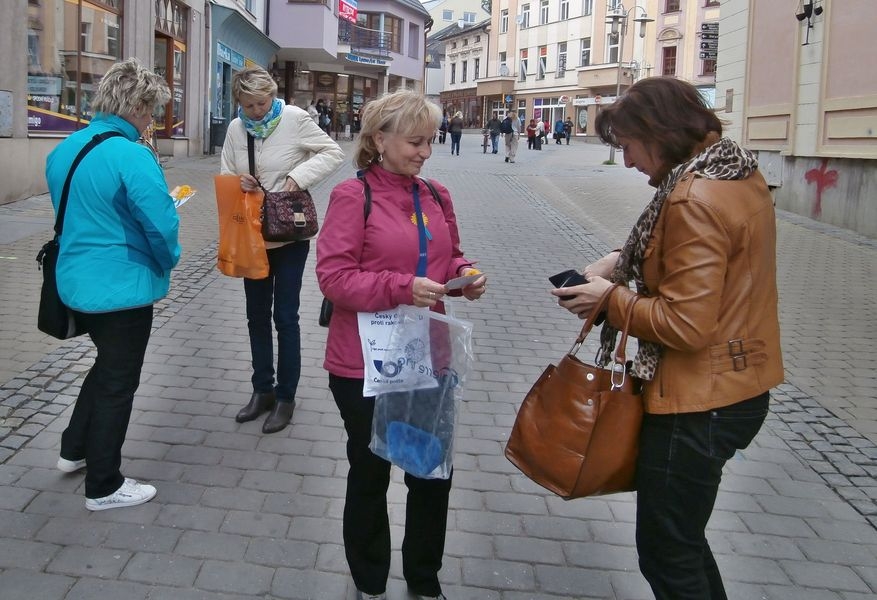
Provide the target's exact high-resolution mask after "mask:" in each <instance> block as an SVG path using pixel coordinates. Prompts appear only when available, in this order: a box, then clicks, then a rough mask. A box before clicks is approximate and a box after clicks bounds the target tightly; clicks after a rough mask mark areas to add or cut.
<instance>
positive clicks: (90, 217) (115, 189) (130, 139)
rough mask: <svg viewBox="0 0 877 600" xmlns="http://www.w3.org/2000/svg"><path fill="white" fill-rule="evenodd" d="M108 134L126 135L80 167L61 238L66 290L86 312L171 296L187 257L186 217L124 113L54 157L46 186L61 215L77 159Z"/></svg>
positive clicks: (71, 303) (61, 278)
mask: <svg viewBox="0 0 877 600" xmlns="http://www.w3.org/2000/svg"><path fill="white" fill-rule="evenodd" d="M106 131H118V132H120V133H121V134H122V136H121V137H111V138H109V139H107V140H104V141H103V142H102V143H100V144H98V145H97V146H96V147H95V148H93V149H92V150H91V152H89V153H88V154H87V155H86V156H85V158H84V159H83V160H82V162H80V163H79V166H78V167H77V168H76V171H75V173H74V175H73V181H72V182H71V185H70V194H69V196H68V199H67V213H66V216H65V219H64V228H63V231H62V234H61V238H60V254H59V255H58V266H57V273H56V277H57V282H58V293H59V295H60V296H61V300H62V301H63V302H64V304H66V305H67V306H68V307H69V308H72V309H74V310H78V311H81V312H90V313H99V312H110V311H116V310H124V309H128V308H138V307H142V306H148V305H151V304H152V303H154V302H155V301H156V300H159V299H160V298H162V297H164V296H165V295H166V294H167V291H168V287H169V286H170V274H171V269H173V268H174V267H175V266H176V264H177V262H178V261H179V260H180V245H179V241H178V233H179V225H180V220H179V216H178V215H177V210H176V208H175V207H174V204H173V200H172V198H171V196H170V194H169V193H168V189H167V184H166V183H165V180H164V174H163V173H162V170H161V166H160V165H159V164H158V161H157V160H156V158H155V156H154V155H153V154H152V151H151V150H150V149H149V148H147V147H145V146H143V145H141V144H138V143H136V140H137V139H138V137H139V133H138V132H137V130H136V128H135V127H134V126H133V125H132V124H130V123H129V122H128V121H126V120H124V119H123V118H121V117H119V116H116V115H107V114H101V113H98V114H97V115H96V116H95V118H94V119H93V120H92V121H91V123H90V124H89V126H88V127H86V128H85V129H81V130H79V131H77V132H75V133H73V134H71V135H70V136H69V137H68V138H67V139H65V140H64V141H63V142H61V143H60V144H59V145H58V147H57V148H55V149H54V150H53V151H52V152H51V154H49V156H48V158H47V159H46V181H47V182H48V185H49V193H50V194H51V196H52V204H53V205H54V206H55V213H56V214H57V211H58V203H59V202H60V200H61V191H62V190H63V188H64V180H65V179H66V178H67V172H68V171H69V170H70V166H71V165H72V164H73V160H74V159H75V158H76V155H77V154H78V153H79V151H80V150H81V149H82V148H83V147H84V146H85V144H87V143H88V142H89V140H91V138H92V137H94V136H95V135H96V134H99V133H103V132H106Z"/></svg>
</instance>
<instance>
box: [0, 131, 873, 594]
mask: <svg viewBox="0 0 877 600" xmlns="http://www.w3.org/2000/svg"><path fill="white" fill-rule="evenodd" d="M349 148H350V146H349V144H348V145H345V149H346V150H349ZM543 148H544V150H543V151H541V152H535V151H527V150H526V149H522V150H521V151H520V152H519V155H518V160H517V162H516V163H515V164H507V163H504V162H503V161H502V158H501V155H500V156H493V155H490V154H487V155H484V154H482V153H481V148H480V135H466V136H464V139H463V147H462V156H460V157H456V156H454V157H451V156H450V154H449V146H437V148H436V152H435V154H434V156H433V158H432V159H431V160H430V161H429V163H427V164H428V169H427V170H426V171H425V173H424V174H425V175H427V176H430V177H434V178H436V179H438V180H440V181H442V182H443V183H445V184H446V185H447V186H448V187H449V188H450V189H451V191H452V193H453V197H454V200H455V205H456V208H457V212H458V214H459V217H460V222H461V229H462V232H461V233H462V237H463V242H464V247H465V249H466V251H467V254H468V255H470V256H472V257H476V258H478V259H480V263H479V265H480V266H481V268H482V269H483V270H484V271H485V272H487V273H488V274H489V277H490V288H489V294H488V295H487V296H486V297H485V298H484V299H482V300H480V301H479V302H475V303H464V304H461V306H459V307H458V312H459V313H460V314H462V315H463V316H464V317H465V318H468V319H471V320H472V321H473V322H474V323H475V349H476V353H477V358H478V367H477V371H476V373H475V374H474V376H473V377H472V381H471V382H470V385H469V390H468V391H467V393H466V397H467V401H466V402H465V403H464V406H463V410H462V414H461V417H460V428H459V440H458V450H457V457H456V464H455V470H456V472H455V476H454V490H453V492H452V495H451V514H450V519H449V526H448V541H447V552H446V558H445V561H444V568H443V570H442V574H441V578H442V581H443V584H444V586H445V591H446V594H447V595H448V597H449V598H453V599H470V600H485V599H486V600H524V599H528V600H543V599H556V600H569V599H573V598H575V599H585V598H587V599H591V598H594V599H596V598H613V599H626V600H627V599H629V600H637V599H641V598H649V597H650V594H649V591H648V589H647V586H646V585H645V582H644V581H643V580H642V578H641V576H640V575H639V574H638V570H637V562H636V550H635V547H634V539H633V521H634V503H633V496H632V494H619V495H614V496H610V497H604V498H595V499H586V500H579V501H573V502H564V501H562V500H560V499H558V498H556V497H554V496H552V495H551V494H548V493H546V492H545V491H544V490H542V489H541V488H539V487H538V486H536V485H535V484H532V483H531V482H529V481H528V480H527V479H526V478H524V477H523V476H521V475H520V474H519V473H517V472H516V470H515V469H514V468H513V467H512V466H511V465H510V464H509V463H508V462H507V461H506V460H505V458H503V456H502V448H503V444H504V442H505V440H506V439H507V435H508V431H509V429H510V427H511V424H512V422H513V419H514V414H515V410H516V408H517V406H518V404H519V402H520V400H521V398H522V397H523V395H524V393H525V392H526V391H527V389H528V388H529V386H530V384H531V383H532V381H534V380H535V378H536V377H537V376H538V374H539V373H540V372H541V370H542V368H543V367H544V366H545V364H546V363H547V362H549V361H555V360H557V359H559V357H560V356H561V355H562V353H563V352H564V351H566V350H567V349H568V347H569V344H570V343H571V341H572V339H573V337H574V335H575V333H576V332H577V330H578V328H579V325H580V323H579V322H578V321H577V320H575V319H573V318H571V317H570V316H569V315H568V314H567V313H566V312H565V311H563V310H562V309H560V308H558V307H557V306H556V305H555V304H554V303H553V302H552V301H551V297H550V296H549V295H548V293H547V288H548V287H549V284H548V282H547V279H546V277H547V275H549V274H551V273H554V272H557V271H560V270H562V269H564V268H568V267H580V266H582V265H584V264H585V263H587V262H589V261H591V260H593V259H594V258H596V257H598V256H600V255H601V254H602V253H604V252H606V251H607V250H608V249H609V248H612V247H615V246H617V245H618V244H619V243H620V242H621V241H622V240H623V239H624V237H625V234H626V232H627V230H628V229H629V227H630V225H631V224H632V223H633V221H634V219H635V217H636V216H637V214H638V213H639V211H640V209H641V208H642V206H643V205H644V203H645V202H647V201H648V199H649V197H650V188H648V186H647V185H646V183H645V181H644V179H643V178H642V177H641V176H640V175H638V174H637V173H633V172H630V171H627V170H625V169H623V168H622V167H620V166H604V165H602V161H603V160H604V159H605V158H606V156H607V154H608V152H607V150H606V149H605V148H603V147H601V146H597V145H589V144H576V143H574V144H572V145H570V146H555V145H553V144H548V145H547V146H544V147H543ZM217 168H218V159H217V157H215V156H214V157H206V158H203V159H194V160H180V161H175V162H171V163H169V164H168V165H167V169H166V175H167V179H168V181H169V183H170V184H171V186H173V185H176V184H181V183H188V184H190V185H193V186H194V187H195V188H197V189H198V190H199V192H198V195H196V197H195V198H194V199H193V200H192V201H190V203H189V204H187V205H186V206H184V207H182V208H181V210H180V213H181V219H182V229H181V231H182V237H183V244H184V254H183V259H182V261H181V264H180V267H179V268H178V269H177V270H176V271H175V273H174V278H173V283H172V286H171V293H170V294H169V296H168V298H166V299H165V300H163V301H162V302H160V303H159V304H158V305H157V307H156V320H155V330H154V333H153V336H152V339H151V341H150V347H149V352H148V355H147V358H146V362H145V365H144V370H143V376H142V383H141V387H140V390H139V391H138V395H137V399H136V400H135V410H134V413H133V415H132V418H131V426H130V428H129V432H128V437H127V440H128V441H127V443H126V445H125V448H124V451H123V455H124V462H123V470H124V472H125V474H126V475H129V476H132V477H135V478H138V479H143V480H146V481H150V482H152V483H154V484H155V485H156V487H158V490H159V491H158V496H157V498H156V499H155V500H153V501H152V502H150V503H148V504H146V505H143V506H140V507H137V508H131V509H125V510H122V511H108V512H106V513H88V512H87V511H86V510H85V508H84V506H83V493H82V492H83V490H82V487H83V482H82V476H81V475H72V476H70V475H62V474H60V473H59V472H57V471H56V470H54V463H55V460H56V459H57V454H58V447H59V443H60V441H59V438H60V432H61V431H62V430H63V428H64V427H65V425H66V421H67V418H68V416H69V410H68V407H69V405H70V404H71V403H72V402H73V401H74V399H75V397H76V394H77V392H78V389H79V386H80V385H81V381H82V377H83V376H84V373H85V372H86V371H87V369H88V368H89V366H90V364H91V362H92V360H93V349H92V347H91V345H90V343H89V342H87V341H86V340H84V339H75V340H69V341H66V342H59V341H55V340H51V339H48V338H46V337H45V336H43V335H41V334H39V333H38V332H37V331H36V329H35V327H34V322H35V313H36V302H37V298H38V290H39V277H40V274H39V272H38V271H37V270H36V265H35V264H34V263H33V262H32V261H33V257H34V256H35V255H36V253H37V251H38V249H39V246H40V245H41V244H42V243H43V242H44V241H45V240H46V239H48V237H49V232H50V229H51V223H52V213H51V207H50V204H49V202H48V198H47V197H46V196H38V197H34V198H30V199H28V200H24V201H21V202H17V203H14V204H11V205H6V206H2V207H0V281H3V284H2V288H0V298H2V303H0V311H2V316H3V317H4V318H3V320H2V323H3V324H2V325H0V338H2V342H3V343H2V347H0V590H2V592H0V596H2V598H3V599H4V600H7V599H8V600H13V599H18V598H28V599H29V600H30V599H33V598H40V599H55V598H58V599H60V598H64V599H73V598H97V597H111V598H118V599H129V598H130V599H146V598H149V599H174V600H177V599H183V600H187V599H190V598H191V599H196V598H198V599H208V598H209V599H211V600H212V599H215V598H218V599H231V598H290V599H306V598H307V599H331V600H338V599H350V598H352V597H353V595H354V590H353V585H352V582H351V581H350V578H349V575H348V573H347V567H346V563H345V560H344V552H343V547H342V544H341V512H342V507H343V498H344V475H345V473H346V460H345V457H344V444H343V440H344V433H343V427H342V423H341V420H340V417H339V416H338V415H337V410H336V408H335V406H334V403H333V402H332V400H331V396H330V394H329V393H328V390H327V389H326V375H325V372H324V371H323V370H322V368H321V363H322V352H323V344H324V341H325V330H323V329H322V328H319V327H318V326H317V325H316V315H317V312H318V307H319V302H320V295H319V291H318V289H317V287H316V283H315V281H314V278H313V277H312V276H307V277H306V278H305V279H306V281H305V285H304V288H303V292H302V326H303V331H302V346H303V373H302V380H301V384H300V388H299V394H298V398H297V400H298V407H297V409H296V413H295V416H294V418H293V425H292V426H291V427H289V428H287V429H286V430H284V431H283V432H280V433H278V434H274V435H269V436H266V435H263V434H261V432H260V423H259V421H256V422H253V423H246V424H242V425H239V424H237V423H235V422H234V419H233V416H234V414H235V413H236V411H237V410H238V408H239V407H240V406H241V405H242V403H243V402H245V401H246V399H247V398H248V395H249V349H248V343H247V331H246V324H245V319H244V317H243V291H242V289H241V288H242V285H241V282H240V281H239V280H234V279H229V278H226V277H223V276H221V275H220V274H218V272H217V271H216V270H215V268H214V261H215V245H216V233H215V229H216V226H215V224H216V214H215V204H214V198H213V194H212V175H213V174H214V173H215V172H216V170H217ZM351 174H352V167H350V166H349V165H347V166H345V167H344V168H342V169H340V170H339V171H338V172H337V173H336V174H335V175H333V176H332V177H331V178H330V179H329V181H327V182H325V183H324V184H322V185H321V186H320V187H318V188H317V189H315V190H313V191H314V193H315V197H316V198H317V199H318V204H321V205H323V206H324V205H325V200H326V198H327V196H328V190H329V189H331V186H332V185H334V184H335V183H337V182H338V181H340V180H341V179H343V178H345V177H348V176H350V175H351ZM778 234H779V248H778V252H779V264H780V290H781V318H782V325H783V346H784V351H785V361H786V372H787V381H786V383H785V384H783V385H782V386H781V387H780V388H778V389H777V390H775V393H774V400H775V401H774V402H773V404H772V412H771V415H770V416H769V418H768V422H767V423H766V425H765V427H764V428H763V429H762V431H761V433H759V435H758V436H757V438H756V440H755V442H754V443H753V445H752V446H751V447H750V448H749V449H747V450H746V451H745V452H742V453H740V454H738V456H737V457H735V459H734V460H732V461H730V462H729V463H728V466H727V468H726V474H725V479H724V482H723V485H722V489H721V491H720V493H719V498H718V501H717V507H716V511H715V513H714V515H713V518H712V520H711V522H710V527H709V531H708V535H709V539H710V544H711V546H712V547H713V550H714V552H715V553H716V555H717V560H718V562H719V565H720V567H721V569H722V571H723V574H724V577H725V580H726V585H727V587H728V594H729V597H730V598H732V599H734V600H749V599H767V598H769V599H792V598H794V599H796V600H797V599H805V600H806V599H813V600H816V599H819V600H837V599H844V600H853V599H856V600H858V599H864V598H874V597H875V593H877V531H875V528H874V525H875V524H877V521H875V518H877V504H875V500H877V486H875V483H874V475H875V464H877V449H875V444H874V441H875V440H877V406H875V405H877V400H875V398H877V393H875V390H877V381H875V376H874V371H873V368H872V367H871V365H870V362H871V358H872V356H873V352H874V351H873V346H874V341H875V338H877V328H875V316H874V315H875V310H874V302H875V301H874V298H873V289H874V286H873V283H872V282H873V281H874V265H875V264H877V262H875V254H877V244H875V242H874V241H873V240H869V239H866V238H862V237H859V236H857V235H855V234H852V233H850V232H848V231H843V230H838V229H835V228H831V227H828V226H825V225H821V224H819V223H815V222H812V221H809V220H807V219H804V218H801V217H797V216H795V215H790V214H787V213H781V214H780V215H779V218H778ZM313 260H314V253H313V252H312V253H311V257H310V261H311V265H310V269H309V270H308V273H312V266H313ZM594 348H595V347H594V345H593V344H588V347H587V348H585V349H584V350H583V351H582V352H583V353H584V356H590V355H592V352H593V350H594ZM404 494H405V490H404V486H403V485H402V484H401V477H399V474H398V473H394V483H393V485H392V487H391V493H390V501H391V522H392V523H393V542H394V548H395V549H396V552H395V553H394V563H393V567H392V570H391V581H390V587H389V595H390V598H391V599H392V600H402V599H403V598H406V596H405V591H404V588H405V586H404V581H403V580H402V577H401V564H400V562H399V560H398V559H399V556H398V548H399V546H400V544H401V532H402V529H401V525H402V523H403V522H404Z"/></svg>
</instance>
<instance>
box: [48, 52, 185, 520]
mask: <svg viewBox="0 0 877 600" xmlns="http://www.w3.org/2000/svg"><path fill="white" fill-rule="evenodd" d="M170 97H171V93H170V90H169V89H168V86H167V84H166V83H165V81H164V79H163V78H162V77H160V76H159V75H156V74H155V73H153V72H152V70H151V69H148V68H146V67H144V66H143V65H141V64H140V63H139V62H138V61H137V60H136V59H133V58H132V59H129V60H126V61H122V62H119V63H116V64H114V65H113V66H111V67H110V68H109V69H108V70H107V72H106V73H105V74H104V75H103V76H102V77H101V80H100V83H99V84H98V86H97V93H96V94H95V97H94V103H93V105H92V107H93V109H94V111H95V113H96V114H95V116H94V118H93V119H92V120H91V122H90V123H89V125H88V126H87V127H85V128H84V129H80V130H79V131H76V132H74V133H72V134H70V135H69V136H68V137H67V138H66V139H65V140H63V141H62V142H61V143H60V144H58V146H57V148H55V149H54V150H53V151H52V152H51V154H49V156H48V158H47V160H46V181H47V182H48V185H49V193H50V194H51V197H52V203H53V205H54V206H55V210H56V211H57V210H58V202H59V201H60V199H61V192H62V188H63V187H64V182H65V180H66V179H67V174H68V172H69V171H70V168H71V165H72V164H73V161H74V159H75V157H76V156H77V155H78V154H79V152H80V151H81V150H82V149H83V147H84V146H85V145H86V144H88V143H89V142H90V141H92V139H93V138H94V137H95V136H97V135H99V134H106V133H116V134H119V135H118V136H116V137H109V138H107V139H106V140H105V141H103V142H101V143H100V144H98V145H97V146H95V147H94V148H93V149H92V150H91V151H90V152H88V154H87V155H85V157H84V158H83V159H82V162H81V163H80V165H79V166H78V168H77V170H76V171H75V174H74V176H73V178H72V180H71V184H70V189H69V194H68V198H67V208H66V213H65V217H64V234H63V235H62V236H61V237H60V238H59V239H60V244H61V247H60V255H59V257H58V266H57V284H58V292H59V294H60V296H61V300H62V301H63V302H64V304H66V305H67V306H68V307H69V308H70V309H71V310H73V312H74V315H75V319H76V322H77V324H78V325H79V326H80V327H82V328H83V329H84V330H85V332H86V333H88V336H89V337H90V338H91V341H92V342H93V343H94V346H95V349H96V350H97V355H96V357H95V360H94V365H93V366H92V368H91V370H89V372H88V375H86V377H85V380H84V381H83V383H82V388H81V389H80V390H79V396H78V397H77V398H76V405H75V406H74V408H73V414H72V415H71V417H70V423H69V424H68V425H67V428H66V429H65V430H64V432H63V433H62V434H61V453H60V457H59V458H58V468H59V469H60V470H61V471H64V472H65V473H73V472H75V471H79V470H80V469H86V473H85V507H86V508H87V509H88V510H105V509H109V508H121V507H125V506H136V505H138V504H143V503H144V502H148V501H149V500H151V499H152V498H153V497H154V496H155V494H156V490H155V488H154V487H153V486H151V485H147V484H143V483H138V482H137V481H135V480H133V479H128V478H126V477H124V476H122V473H121V471H120V468H121V464H122V445H123V444H124V442H125V435H126V432H127V430H128V422H129V420H130V418H131V409H132V406H133V404H134V393H135V392H136V391H137V387H138V385H139V383H140V371H141V369H142V368H143V359H144V356H145V355H146V346H147V344H148V342H149V335H150V332H151V330H152V313H153V303H154V302H155V301H156V300H159V299H161V298H163V297H164V296H165V295H166V294H167V291H168V287H169V285H170V273H171V269H173V268H174V267H175V266H176V264H177V261H179V259H180V245H179V242H178V230H179V217H178V215H177V211H176V209H175V208H174V203H173V199H172V198H171V196H170V194H169V193H168V189H167V184H166V183H165V179H164V173H163V172H162V170H161V166H160V165H159V163H158V161H157V157H156V156H155V155H154V154H153V153H152V151H151V150H150V149H149V148H147V147H145V146H143V145H141V144H138V143H137V140H138V139H139V138H140V136H141V133H142V132H143V131H144V130H146V129H147V128H148V127H149V126H150V125H151V124H152V114H153V110H154V109H155V108H156V107H158V106H164V105H165V104H166V103H167V102H168V100H170Z"/></svg>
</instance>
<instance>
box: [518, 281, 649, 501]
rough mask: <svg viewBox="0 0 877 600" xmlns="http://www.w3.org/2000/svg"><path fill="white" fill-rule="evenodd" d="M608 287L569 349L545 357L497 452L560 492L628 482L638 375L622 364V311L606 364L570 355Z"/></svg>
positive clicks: (635, 437)
mask: <svg viewBox="0 0 877 600" xmlns="http://www.w3.org/2000/svg"><path fill="white" fill-rule="evenodd" d="M612 289H613V288H610V289H609V290H608V291H607V292H606V294H604V296H603V298H601V299H600V302H599V303H598V305H597V308H596V309H595V310H594V311H592V312H591V315H590V316H589V317H588V319H587V320H586V321H585V324H584V326H583V327H582V330H581V332H580V333H579V335H578V337H577V338H576V341H575V343H574V344H573V346H572V348H571V349H570V351H569V352H568V353H567V354H566V356H564V357H563V359H561V361H560V363H559V364H558V365H557V366H554V365H549V366H548V367H547V368H546V369H545V371H544V372H543V373H542V376H541V377H539V379H538V381H536V383H535V384H533V387H532V388H531V389H530V391H529V392H528V393H527V396H526V397H525V398H524V402H523V403H522V404H521V408H520V409H519V410H518V416H517V418H516V419H515V425H514V427H513V429H512V433H511V436H510V437H509V441H508V444H507V445H506V449H505V455H506V458H508V459H509V460H510V461H511V462H512V464H514V465H515V466H516V467H517V468H518V469H520V470H521V472H522V473H524V475H526V476H527V477H529V478H530V479H532V480H533V481H535V482H536V483H538V484H539V485H541V486H543V487H545V488H547V489H548V490H550V491H552V492H554V493H555V494H557V495H558V496H561V497H562V498H564V499H566V500H570V499H572V498H582V497H585V496H599V495H603V494H613V493H616V492H627V491H631V490H633V489H634V471H635V468H636V457H637V451H638V448H639V433H640V426H641V424H642V417H643V400H642V382H641V381H640V380H639V379H638V378H636V377H633V376H632V375H630V374H629V373H628V372H627V365H626V358H625V346H626V344H627V332H628V330H629V328H630V319H631V316H632V314H633V306H634V304H635V303H636V302H635V301H634V302H633V303H631V305H630V307H629V309H628V311H627V314H626V316H625V323H624V327H623V328H622V330H621V339H620V341H619V343H618V346H617V348H616V350H615V356H614V357H613V363H612V365H611V368H601V367H597V366H592V365H588V364H585V363H583V362H582V361H580V360H579V359H578V358H576V353H577V352H578V351H579V349H580V348H581V345H582V342H583V341H584V340H585V337H587V335H588V333H589V332H590V331H591V328H592V327H593V326H594V320H595V319H596V316H597V315H598V314H599V313H601V312H602V311H603V309H604V308H605V306H606V304H607V302H608V300H609V294H610V293H611V291H612Z"/></svg>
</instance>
